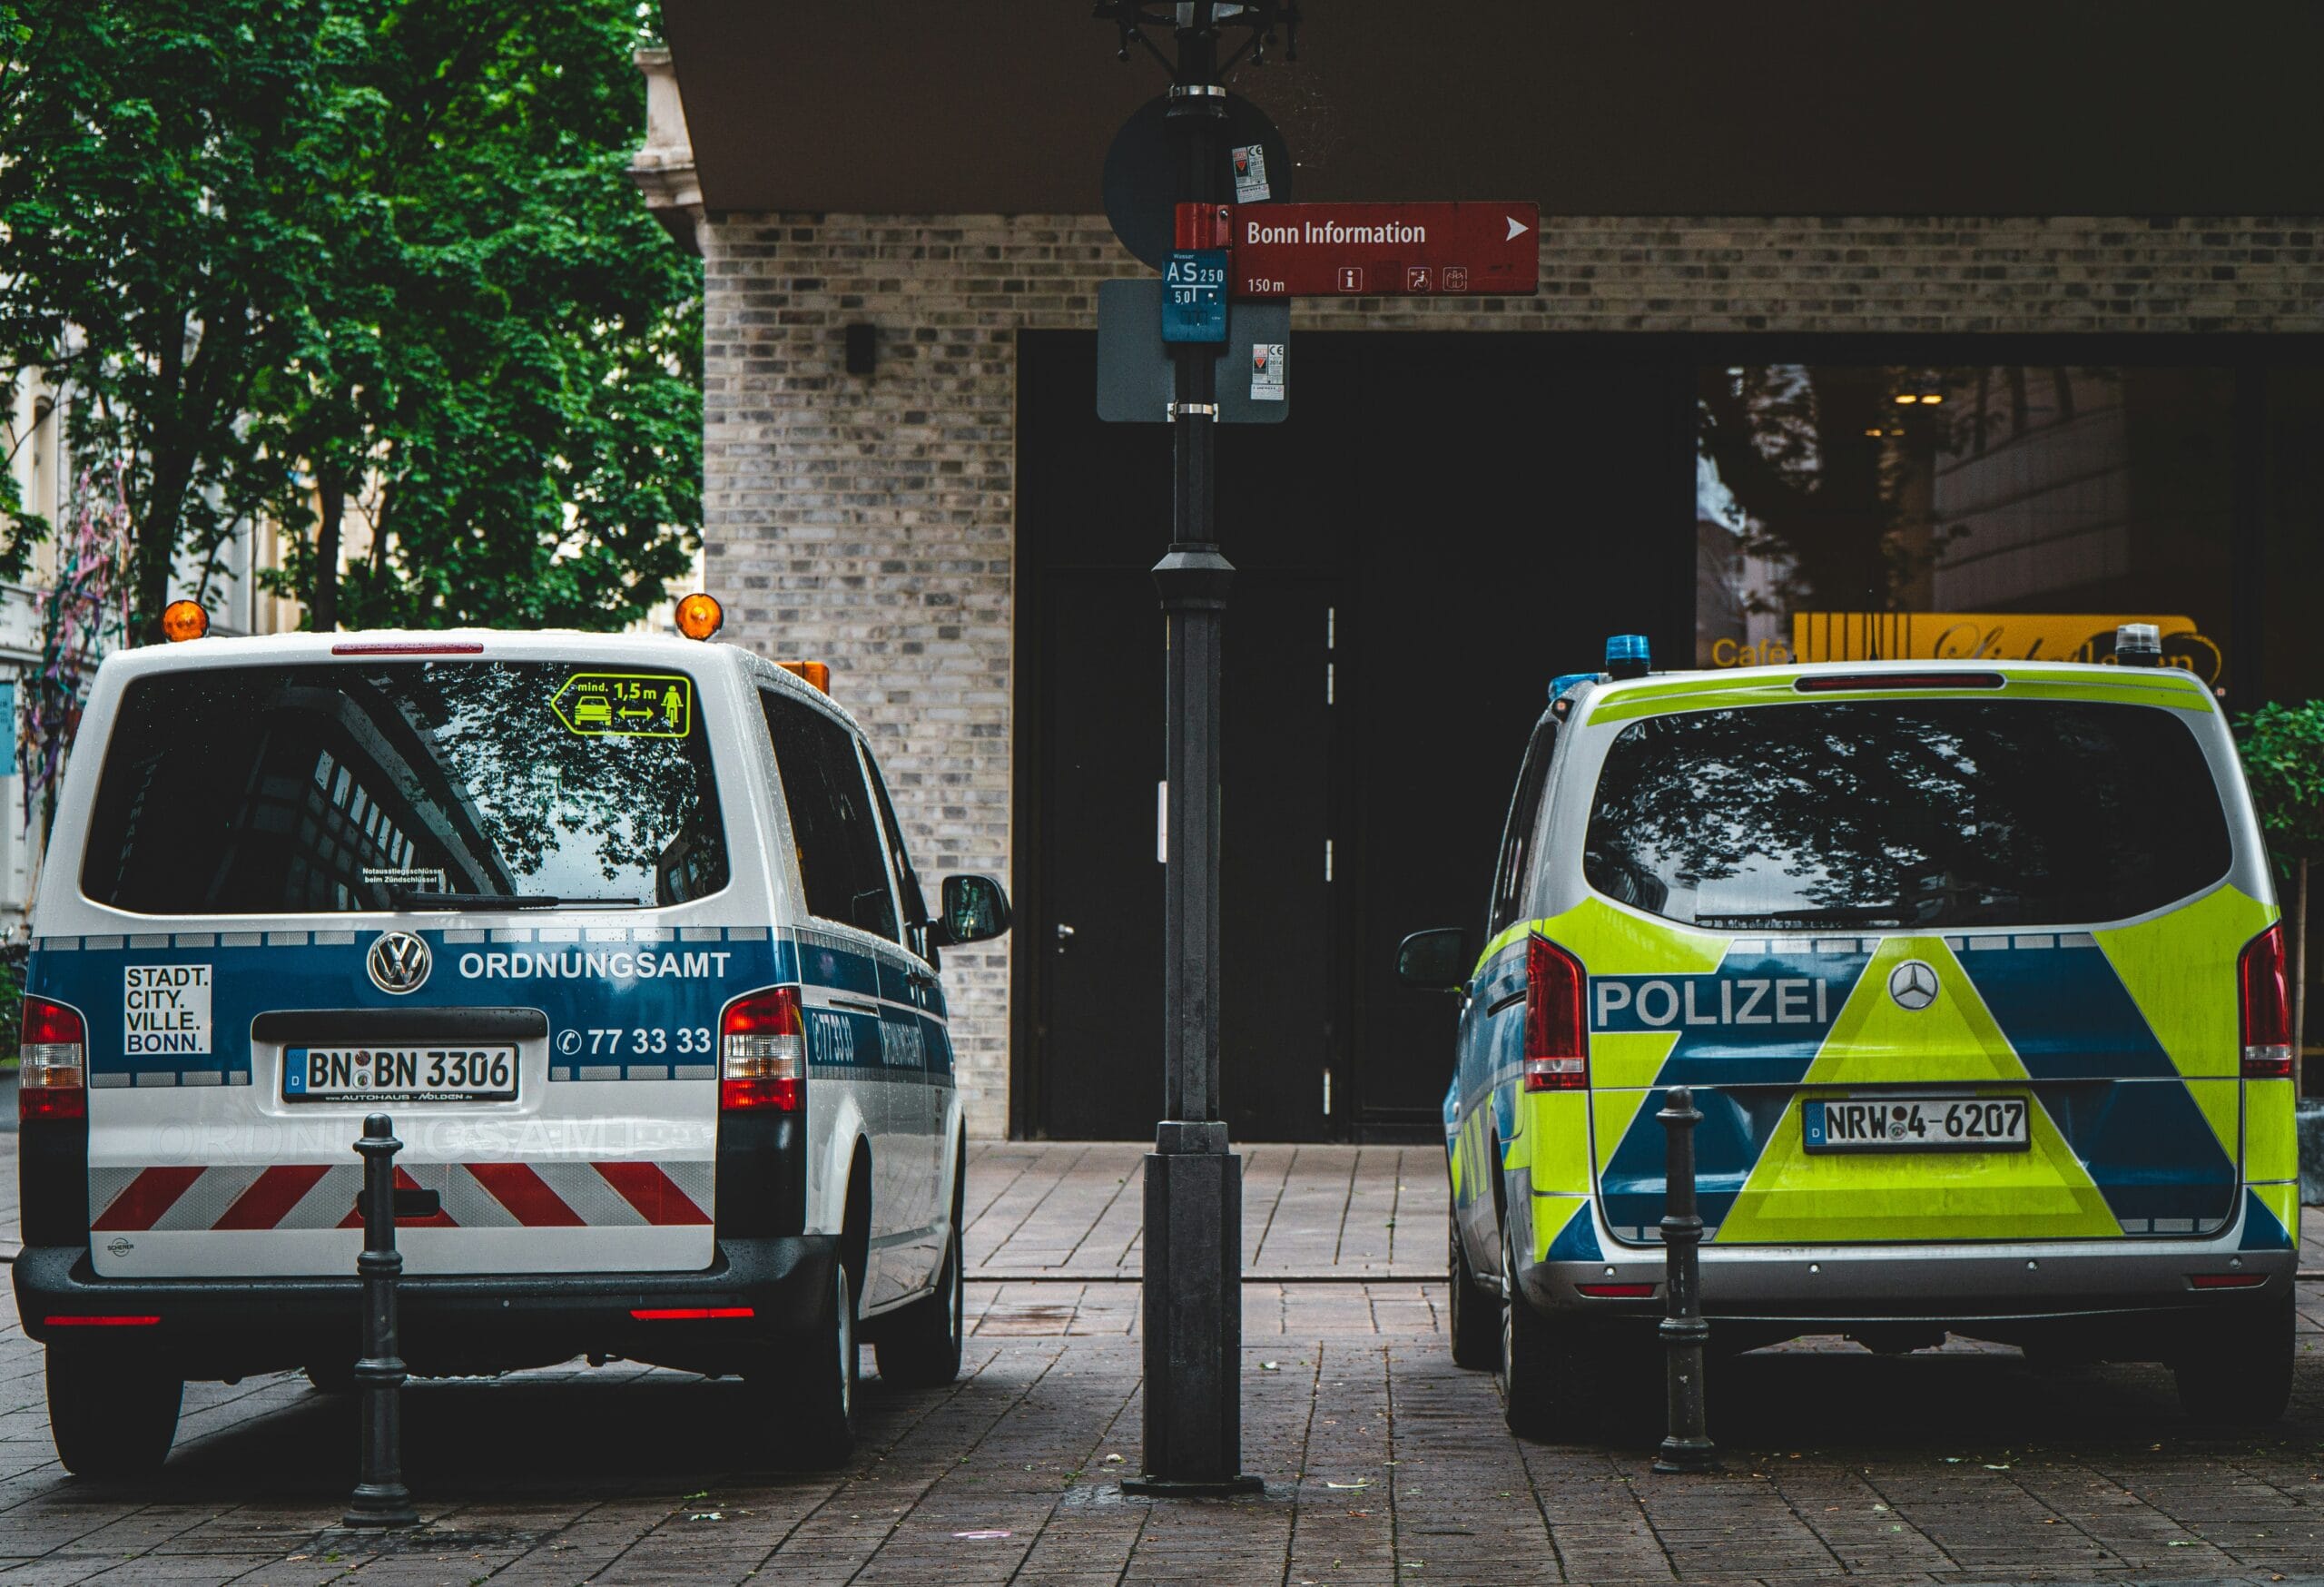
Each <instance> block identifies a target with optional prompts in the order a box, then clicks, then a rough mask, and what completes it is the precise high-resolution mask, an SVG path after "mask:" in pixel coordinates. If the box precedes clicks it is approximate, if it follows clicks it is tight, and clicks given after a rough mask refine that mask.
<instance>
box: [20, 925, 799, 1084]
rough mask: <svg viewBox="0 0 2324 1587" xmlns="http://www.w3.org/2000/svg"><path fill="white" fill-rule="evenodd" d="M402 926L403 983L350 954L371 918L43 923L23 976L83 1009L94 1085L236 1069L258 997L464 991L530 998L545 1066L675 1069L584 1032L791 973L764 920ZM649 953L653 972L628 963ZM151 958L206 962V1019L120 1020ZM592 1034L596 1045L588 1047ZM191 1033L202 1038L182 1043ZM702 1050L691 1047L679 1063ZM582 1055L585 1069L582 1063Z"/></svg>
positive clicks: (454, 1001) (485, 1003)
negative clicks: (93, 925)
mask: <svg viewBox="0 0 2324 1587" xmlns="http://www.w3.org/2000/svg"><path fill="white" fill-rule="evenodd" d="M568 933H570V935H568ZM414 934H416V935H418V936H419V937H420V938H422V939H423V940H425V941H427V942H428V948H429V951H430V952H431V954H432V956H433V962H432V965H431V968H430V970H429V973H428V980H427V981H426V982H425V983H424V984H423V985H422V986H421V987H420V988H419V990H418V991H414V992H410V993H408V994H405V995H402V996H395V995H392V994H390V993H388V992H384V991H380V990H379V988H378V987H377V986H375V985H374V984H373V983H372V981H371V978H370V976H369V973H368V972H367V971H366V970H365V968H364V961H365V956H366V955H367V954H368V953H369V951H370V946H371V943H372V942H373V941H376V940H377V938H378V937H379V935H380V932H379V931H378V930H377V929H376V928H370V929H365V930H361V931H317V932H313V933H311V934H310V933H309V932H306V931H271V932H265V933H261V932H257V931H224V932H219V933H216V934H215V946H194V945H192V944H193V942H194V941H196V940H198V939H201V938H204V937H208V936H210V935H211V934H210V933H183V934H182V935H180V936H179V937H178V938H177V939H176V940H175V941H172V940H171V939H170V938H168V937H167V936H165V935H164V934H162V933H159V932H156V933H151V934H149V935H147V936H145V937H143V938H142V939H141V941H145V942H150V943H151V944H152V945H150V946H134V947H133V946H130V945H128V943H127V942H126V941H124V940H123V938H121V937H92V938H86V939H82V940H79V941H74V940H72V939H66V940H65V941H71V942H72V946H70V947H66V946H64V942H61V941H55V940H54V939H44V940H43V941H41V942H40V943H39V944H38V945H37V946H36V947H35V949H34V953H33V955H32V959H31V961H30V963H29V964H28V965H27V967H26V974H25V984H26V987H27V990H29V991H33V992H34V993H36V994H38V995H39V996H42V997H46V998H54V999H55V1000H58V1001H60V1002H63V1003H67V1004H69V1005H71V1006H72V1007H74V1008H75V1009H77V1010H80V1012H81V1014H82V1016H83V1018H84V1020H86V1021H87V1023H88V1040H89V1069H90V1083H91V1084H92V1085H93V1086H95V1087H99V1088H104V1087H111V1086H123V1085H136V1086H153V1085H221V1084H223V1085H246V1084H248V1083H250V1079H251V1050H250V1049H251V1042H250V1030H251V1020H254V1019H256V1018H257V1017H258V1016H259V1015H260V1014H261V1013H268V1012H275V1011H282V1010H300V1009H315V1010H326V1009H331V1010H340V1009H379V1010H388V1009H448V1008H459V1007H463V1006H470V1007H488V1008H528V1009H538V1010H541V1011H542V1012H543V1013H544V1014H546V1015H547V1017H548V1021H549V1029H550V1051H551V1063H552V1066H553V1067H552V1078H554V1079H599V1078H603V1079H625V1078H634V1079H648V1078H650V1079H670V1078H673V1076H674V1075H675V1072H676V1071H675V1069H674V1067H673V1066H674V1065H676V1064H678V1063H680V1062H681V1055H680V1054H678V1053H675V1052H671V1051H665V1052H661V1053H650V1052H649V1053H634V1052H628V1051H622V1052H619V1053H615V1052H608V1051H606V1050H603V1049H604V1047H605V1045H606V1042H605V1040H604V1039H603V1038H597V1037H593V1036H592V1034H591V1033H592V1032H595V1031H605V1030H618V1031H620V1032H621V1033H622V1040H621V1041H620V1043H619V1045H620V1046H621V1047H624V1048H627V1047H631V1046H633V1045H635V1043H634V1042H633V1041H632V1040H631V1035H632V1033H633V1032H634V1031H635V1030H638V1029H640V1028H643V1029H645V1030H649V1031H650V1030H671V1031H673V1032H674V1033H675V1030H678V1029H680V1028H685V1029H692V1030H700V1029H704V1028H714V1027H715V1025H716V1024H717V1020H718V1010H719V1009H720V1007H721V1006H722V1005H723V1004H724V1002H725V1001H726V1000H728V999H729V998H732V997H734V996H735V995H737V994H739V993H742V992H745V991H752V990H753V989H754V988H757V987H763V986H771V985H775V984H779V983H782V982H785V981H795V980H796V979H797V960H796V957H795V955H794V954H793V949H792V946H791V944H790V943H789V942H787V941H777V940H775V939H774V938H773V936H772V935H771V934H770V933H768V932H767V931H766V930H765V928H763V927H761V928H758V930H757V935H756V937H755V939H753V938H752V937H751V936H748V935H745V934H743V932H740V931H738V932H736V933H734V934H731V935H730V934H725V933H721V932H719V931H717V929H716V928H695V929H694V930H692V931H685V932H681V933H676V934H673V933H671V932H669V931H659V932H655V931H653V930H652V928H645V929H643V930H639V931H624V935H623V938H622V939H620V940H615V939H614V938H613V937H612V936H611V934H610V932H609V931H604V930H600V931H597V932H596V934H595V935H594V936H593V938H592V939H591V940H588V941H581V940H578V938H579V936H580V933H579V932H578V931H574V930H573V929H572V928H562V929H560V928H555V927H549V928H543V929H542V930H541V931H540V932H539V934H538V935H536V933H535V931H534V930H533V929H532V928H529V927H511V928H507V929H504V930H495V931H485V930H482V929H479V928H474V927H449V928H439V929H434V930H421V931H417V932H416V933H414ZM649 962H650V964H651V966H652V972H651V973H645V974H641V973H639V971H641V969H643V968H644V967H645V965H646V964H648V963H649ZM152 967H159V968H164V969H174V970H180V971H196V970H206V971H208V972H209V975H208V980H209V983H210V985H209V992H210V1018H209V1020H208V1021H207V1022H206V1025H205V1024H204V1023H202V1021H199V1020H194V1019H192V1017H191V1015H190V1014H189V1013H188V1012H187V1010H186V1008H185V1005H183V1004H182V1003H172V1004H170V1005H168V1006H167V1007H166V1008H165V1009H164V1010H163V1012H164V1015H165V1016H168V1018H165V1020H164V1022H165V1023H167V1024H174V1025H176V1026H178V1027H179V1028H177V1029H164V1030H160V1031H158V1032H154V1031H151V1030H141V1031H139V1032H135V1033H133V1032H132V1031H131V1030H130V1028H129V1027H130V1017H129V1016H130V1013H131V1010H129V1008H128V1006H127V1004H128V998H129V990H130V989H129V986H128V971H130V970H131V969H133V968H138V969H144V968H152ZM617 971H625V972H626V973H616V972H617ZM148 1023H150V1021H148ZM133 1034H135V1035H136V1036H137V1044H138V1045H139V1046H141V1047H145V1048H150V1049H152V1050H141V1051H137V1052H132V1051H130V1050H129V1049H130V1047H131V1045H132V1040H131V1038H132V1035H133ZM593 1045H596V1047H598V1049H599V1050H596V1051H591V1050H590V1049H591V1047H592V1046H593ZM204 1047H206V1048H207V1050H206V1051H203V1050H194V1049H197V1048H204ZM568 1048H569V1049H570V1050H567V1049H568ZM684 1056H685V1057H688V1058H691V1057H692V1055H684ZM633 1060H634V1061H633ZM702 1061H703V1060H700V1059H693V1065H699V1064H700V1063H701V1062H702ZM585 1066H586V1069H587V1070H588V1071H589V1072H587V1073H584V1072H582V1071H583V1069H584V1067H585ZM633 1067H635V1070H636V1073H635V1074H634V1075H633V1074H632V1073H631V1069H632V1068H633ZM689 1067H692V1065H690V1066H689Z"/></svg>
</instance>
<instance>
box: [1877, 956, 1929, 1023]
mask: <svg viewBox="0 0 2324 1587" xmlns="http://www.w3.org/2000/svg"><path fill="white" fill-rule="evenodd" d="M1888 995H1889V996H1890V997H1892V998H1894V999H1896V1006H1897V1007H1898V1008H1900V1009H1908V1010H1912V1011H1913V1012H1915V1013H1918V1012H1919V1011H1920V1010H1923V1009H1925V1008H1927V1007H1928V1006H1929V1005H1930V1004H1931V1003H1933V1002H1935V1001H1936V971H1935V970H1933V969H1931V968H1930V967H1929V964H1928V962H1927V961H1925V960H1921V959H1907V960H1905V961H1904V962H1903V963H1902V964H1899V965H1898V966H1896V969H1894V970H1892V971H1889V972H1888Z"/></svg>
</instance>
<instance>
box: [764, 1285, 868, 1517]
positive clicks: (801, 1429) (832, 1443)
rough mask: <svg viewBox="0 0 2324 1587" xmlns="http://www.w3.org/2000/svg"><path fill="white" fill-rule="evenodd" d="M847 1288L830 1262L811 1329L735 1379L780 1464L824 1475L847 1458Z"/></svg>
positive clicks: (851, 1445)
mask: <svg viewBox="0 0 2324 1587" xmlns="http://www.w3.org/2000/svg"><path fill="white" fill-rule="evenodd" d="M855 1380H856V1355H855V1286H854V1285H853V1283H852V1281H851V1279H850V1278H849V1276H848V1271H847V1264H846V1263H845V1262H842V1261H840V1260H838V1259H837V1257H834V1258H833V1259H832V1274H831V1280H830V1283H829V1284H828V1286H826V1287H825V1289H824V1292H823V1297H822V1305H821V1306H818V1307H817V1308H816V1316H815V1321H814V1324H813V1326H811V1327H810V1328H808V1330H807V1331H806V1332H805V1333H804V1334H803V1335H801V1336H799V1337H797V1338H795V1339H793V1340H790V1341H787V1342H786V1343H784V1344H783V1345H781V1346H776V1347H775V1348H774V1350H773V1352H771V1353H770V1355H769V1357H768V1359H767V1361H766V1363H765V1364H764V1365H762V1366H760V1367H758V1368H756V1369H755V1370H749V1371H745V1372H744V1373H743V1387H744V1389H745V1390H746V1391H747V1392H748V1393H749V1394H750V1395H751V1397H752V1399H753V1402H754V1404H753V1411H754V1413H755V1415H756V1417H757V1419H758V1421H759V1424H760V1425H759V1429H758V1431H759V1434H760V1435H761V1436H762V1437H763V1438H764V1439H765V1440H766V1441H767V1443H768V1444H770V1445H771V1446H772V1447H773V1449H774V1451H775V1452H776V1458H777V1459H778V1460H779V1461H780V1462H781V1463H782V1464H784V1465H787V1466H791V1467H793V1468H795V1469H797V1470H800V1471H829V1470H830V1469H831V1468H832V1467H833V1466H836V1465H842V1464H845V1463H846V1462H847V1460H848V1459H849V1457H851V1456H852V1455H853V1454H855V1388H856V1381H855Z"/></svg>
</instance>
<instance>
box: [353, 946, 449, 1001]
mask: <svg viewBox="0 0 2324 1587" xmlns="http://www.w3.org/2000/svg"><path fill="white" fill-rule="evenodd" d="M434 962H435V961H434V960H433V959H432V958H431V957H430V955H429V954H428V944H427V943H426V942H424V941H420V940H419V938H418V937H415V936H413V935H412V934H411V933H410V932H409V931H382V932H380V933H379V941H376V942H374V943H372V944H371V951H370V952H369V953H367V954H365V955H364V957H363V967H364V968H365V969H366V970H369V971H370V972H371V984H372V985H373V986H376V987H378V988H379V990H380V991H383V992H393V993H395V994H396V995H397V996H399V997H400V996H401V995H402V994H404V993H405V992H416V991H419V989H420V988H421V987H423V986H426V985H427V984H428V971H429V970H430V969H432V968H433V967H434Z"/></svg>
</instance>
